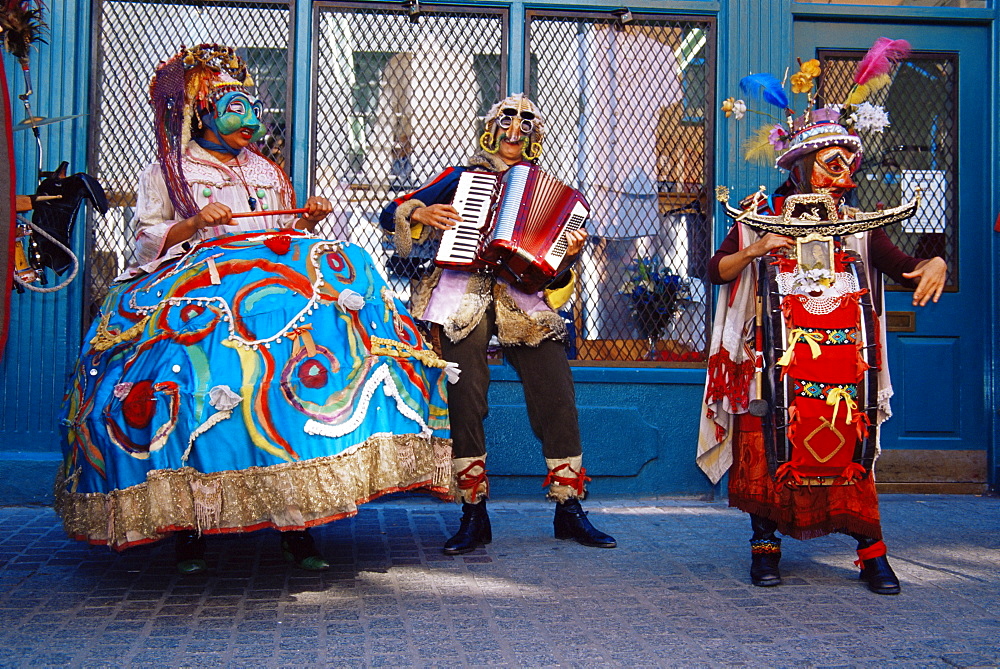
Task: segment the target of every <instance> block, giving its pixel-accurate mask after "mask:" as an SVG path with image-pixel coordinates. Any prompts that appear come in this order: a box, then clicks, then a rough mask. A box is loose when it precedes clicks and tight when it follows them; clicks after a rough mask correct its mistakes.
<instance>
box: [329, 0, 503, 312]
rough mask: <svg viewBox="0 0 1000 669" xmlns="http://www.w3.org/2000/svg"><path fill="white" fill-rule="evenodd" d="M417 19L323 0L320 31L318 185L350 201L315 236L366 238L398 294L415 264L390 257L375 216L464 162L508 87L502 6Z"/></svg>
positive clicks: (442, 11)
mask: <svg viewBox="0 0 1000 669" xmlns="http://www.w3.org/2000/svg"><path fill="white" fill-rule="evenodd" d="M425 8H426V6H425ZM414 18H415V20H414V19H411V17H410V16H408V14H407V11H406V10H405V9H397V8H395V7H392V6H389V7H377V6H356V5H354V6H352V5H343V6H341V5H330V6H321V7H319V9H318V22H317V26H318V31H317V34H316V49H317V50H316V60H315V62H316V78H315V82H316V83H315V91H316V103H315V110H316V112H315V115H314V132H313V134H314V137H315V147H316V150H315V153H314V159H313V167H312V169H313V174H312V182H313V183H314V184H315V190H316V192H317V193H319V194H323V195H325V196H327V197H329V198H330V199H331V200H332V201H333V202H334V203H345V204H346V206H345V207H344V208H343V210H342V211H338V212H334V214H333V215H331V216H330V217H329V218H328V219H327V220H326V222H325V223H323V224H322V226H321V229H320V232H322V233H323V234H326V235H329V236H333V237H337V238H340V239H350V240H352V241H354V242H356V243H358V244H361V245H362V246H364V247H365V248H366V249H367V250H368V251H369V252H370V253H371V254H372V256H373V257H374V258H375V261H376V264H384V265H385V266H386V267H387V268H388V272H389V275H390V280H391V281H392V282H393V283H394V289H396V290H397V291H398V292H399V293H400V294H401V295H408V293H409V281H408V280H407V279H406V275H407V271H406V270H407V266H408V265H409V261H405V260H400V259H396V258H393V257H392V255H391V249H390V248H389V246H388V242H385V241H383V237H382V232H381V228H380V227H379V225H378V216H379V213H380V212H381V210H382V208H383V207H384V206H385V205H386V204H387V203H388V202H389V201H390V200H391V199H393V198H395V197H397V196H398V195H399V194H401V193H404V192H409V191H412V190H414V189H416V188H417V187H418V186H420V185H421V184H422V183H424V182H426V181H428V180H429V179H431V178H432V177H433V176H434V175H436V174H437V173H439V172H440V171H441V170H443V169H444V168H446V167H448V166H451V165H464V164H465V162H466V159H467V158H468V157H469V155H471V153H472V151H473V149H474V148H475V147H476V145H477V140H478V136H479V132H480V126H481V125H482V122H481V121H480V118H479V117H480V116H481V115H483V114H485V112H486V111H487V110H488V109H489V107H490V105H492V104H493V103H494V102H495V101H496V100H497V99H499V97H500V96H501V93H502V92H503V91H505V90H506V82H505V77H506V69H505V63H506V59H507V56H506V35H505V26H506V23H507V19H506V10H501V9H495V10H493V9H476V10H463V9H461V8H450V7H443V6H441V5H435V6H434V7H433V9H432V10H427V11H425V12H424V13H423V14H422V15H420V16H419V17H414ZM414 251H415V252H417V249H414ZM416 260H419V259H414V261H416ZM402 263H405V265H404V264H402Z"/></svg>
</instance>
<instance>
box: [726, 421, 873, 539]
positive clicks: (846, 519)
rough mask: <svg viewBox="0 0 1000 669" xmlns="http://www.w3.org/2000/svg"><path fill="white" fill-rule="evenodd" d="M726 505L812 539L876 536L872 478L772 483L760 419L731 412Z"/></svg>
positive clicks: (789, 534) (795, 534) (786, 531)
mask: <svg viewBox="0 0 1000 669" xmlns="http://www.w3.org/2000/svg"><path fill="white" fill-rule="evenodd" d="M734 432H735V434H734V437H733V464H732V467H731V468H730V470H729V506H732V507H736V508H737V509H740V510H742V511H746V512H747V513H753V514H756V515H758V516H763V517H764V518H769V519H771V520H773V521H774V522H776V523H777V524H778V531H779V532H781V533H782V534H785V535H788V536H790V537H794V538H796V539H812V538H815V537H821V536H824V535H826V534H831V533H833V532H837V531H847V532H854V533H856V534H863V535H865V536H866V537H872V538H875V539H881V538H882V525H881V522H880V520H879V512H878V497H877V495H876V493H875V481H874V478H873V477H871V476H869V477H867V478H864V479H861V480H859V481H857V482H856V483H855V484H854V485H835V486H805V485H803V486H797V487H795V488H791V487H789V486H787V485H785V484H784V483H778V482H776V481H775V480H774V479H773V478H772V477H771V475H770V474H769V473H768V471H767V459H766V458H765V456H764V435H763V433H762V432H761V424H760V419H759V418H755V417H753V416H751V415H749V414H740V415H738V416H736V427H735V430H734Z"/></svg>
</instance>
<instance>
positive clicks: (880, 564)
mask: <svg viewBox="0 0 1000 669" xmlns="http://www.w3.org/2000/svg"><path fill="white" fill-rule="evenodd" d="M861 564H862V567H861V575H860V576H859V578H860V579H861V580H862V581H867V582H868V589H869V590H871V591H872V592H874V593H876V594H878V595H898V594H899V579H898V578H896V573H895V572H894V571H892V567H890V566H889V559H888V558H887V557H886V556H884V555H880V556H879V557H875V558H870V559H868V560H864V561H863V562H862V563H861Z"/></svg>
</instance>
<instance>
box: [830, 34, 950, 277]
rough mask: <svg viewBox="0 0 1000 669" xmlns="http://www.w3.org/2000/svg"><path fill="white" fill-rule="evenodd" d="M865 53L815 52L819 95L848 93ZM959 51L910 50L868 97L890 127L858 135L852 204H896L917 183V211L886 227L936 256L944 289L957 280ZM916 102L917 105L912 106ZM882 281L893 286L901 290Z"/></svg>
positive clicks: (914, 248)
mask: <svg viewBox="0 0 1000 669" xmlns="http://www.w3.org/2000/svg"><path fill="white" fill-rule="evenodd" d="M863 55H864V53H863V52H860V53H859V52H851V53H844V52H830V51H820V52H819V57H820V59H821V61H822V64H823V77H822V80H821V84H820V88H819V91H820V94H821V98H822V99H823V100H826V101H829V102H831V103H832V102H839V101H842V100H844V99H846V98H847V95H848V93H849V91H850V89H851V86H852V85H853V77H854V70H855V67H856V65H857V62H858V60H859V59H860V58H861V57H862V56H863ZM957 85H958V55H957V54H928V53H919V52H918V53H915V54H914V55H913V56H912V57H911V58H910V59H908V60H907V61H905V62H904V63H902V64H901V65H900V66H899V67H898V68H897V69H896V70H895V72H894V74H893V79H892V83H891V84H890V85H889V86H887V87H886V88H883V89H882V90H880V91H877V92H876V93H874V94H873V95H872V96H871V97H870V99H869V100H868V101H869V102H871V103H872V104H874V105H881V106H884V107H885V109H886V111H887V112H888V114H889V121H890V123H891V124H890V125H889V127H888V128H886V129H885V130H884V132H882V133H875V132H869V133H867V134H865V135H863V137H862V139H863V141H864V158H863V162H862V164H861V167H860V168H859V169H858V172H857V174H856V175H855V181H856V182H857V184H858V187H857V189H855V190H854V191H853V192H852V193H851V196H850V200H849V202H848V203H849V204H851V205H853V206H856V207H860V208H861V209H864V210H866V211H874V210H875V209H877V208H878V207H879V206H880V205H884V206H886V207H895V206H897V205H899V204H900V203H901V202H903V201H904V200H909V199H911V198H912V197H913V193H914V189H915V188H916V187H920V188H921V205H920V209H919V210H918V211H917V215H916V216H914V217H913V218H911V219H910V220H909V221H906V222H904V223H902V224H899V225H891V226H889V227H887V228H886V232H887V233H888V235H889V237H890V238H891V239H892V241H893V242H895V243H896V245H897V246H899V248H900V249H902V250H903V251H905V252H906V253H908V254H910V255H912V256H915V257H918V258H932V257H934V256H941V257H942V258H944V259H945V260H946V261H947V262H948V266H949V268H950V271H949V272H948V276H949V284H948V288H950V289H954V288H957V281H958V274H959V273H958V271H957V268H958V155H957V150H958V122H957V119H958V90H957ZM914 100H920V104H916V105H915V104H913V101H914ZM893 283H894V282H893V281H892V280H891V279H888V278H887V279H886V284H887V286H888V287H889V288H890V289H893V288H895V289H897V290H903V288H902V287H901V286H899V285H898V284H896V285H893Z"/></svg>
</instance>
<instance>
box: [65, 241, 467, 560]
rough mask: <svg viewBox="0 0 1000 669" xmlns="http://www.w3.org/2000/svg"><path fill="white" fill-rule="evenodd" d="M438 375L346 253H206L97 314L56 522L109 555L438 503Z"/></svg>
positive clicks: (441, 464)
mask: <svg viewBox="0 0 1000 669" xmlns="http://www.w3.org/2000/svg"><path fill="white" fill-rule="evenodd" d="M448 373H451V370H446V364H445V362H444V361H442V360H440V359H439V358H438V357H437V356H436V355H434V353H433V351H431V350H430V349H429V348H428V347H427V346H426V344H425V342H424V341H423V339H422V338H421V336H420V334H419V333H418V331H417V329H416V326H415V324H414V322H413V320H412V318H411V317H410V316H409V314H408V313H407V311H406V309H405V308H404V306H403V305H402V304H401V303H400V301H399V300H398V299H396V297H395V296H394V295H393V293H392V291H391V290H390V288H389V287H388V286H387V285H386V283H385V282H384V280H383V279H382V277H381V276H380V275H379V274H378V272H377V271H376V269H375V267H374V265H373V264H372V261H371V259H370V257H369V256H368V254H367V253H366V252H365V251H364V250H363V249H361V248H360V247H358V246H355V245H352V244H350V243H348V242H339V241H331V240H324V239H317V238H315V237H313V236H311V235H306V234H299V233H294V232H291V233H290V232H283V233H275V232H268V233H253V234H244V235H230V236H225V237H220V238H217V239H215V240H210V241H207V242H204V243H202V244H199V245H198V246H196V247H194V248H193V249H192V250H191V251H190V252H189V253H187V254H186V255H185V256H183V257H182V258H180V259H179V260H177V261H175V262H172V263H170V264H168V265H166V266H164V267H161V268H159V269H158V270H156V271H155V272H153V273H152V274H149V275H146V276H143V277H140V278H137V279H134V280H132V281H129V282H127V283H123V284H118V285H116V286H114V287H113V289H112V290H111V292H110V294H109V295H108V297H107V299H106V300H105V302H104V305H103V307H102V309H101V313H100V314H99V316H98V318H97V319H96V321H95V322H94V324H93V326H92V327H91V329H90V332H89V333H88V334H87V337H86V343H85V345H84V347H83V352H82V354H81V357H80V362H79V364H78V366H77V369H76V371H75V374H74V376H73V379H72V383H71V385H70V388H69V391H68V393H67V397H66V401H65V406H64V409H63V413H64V423H65V425H66V427H67V438H66V443H65V447H64V455H65V459H64V466H63V468H62V469H61V472H60V477H59V481H58V482H57V490H56V508H57V510H58V512H59V514H60V515H61V516H62V518H63V523H64V525H65V527H66V531H67V532H68V533H69V534H70V535H71V536H73V537H76V538H78V539H81V540H85V541H89V542H91V543H98V544H108V545H110V546H113V547H115V548H119V549H121V548H125V547H128V546H132V545H136V544H142V543H147V542H150V541H155V540H157V539H160V538H162V537H163V536H165V535H166V534H169V533H170V532H172V531H175V530H178V529H199V530H201V531H202V532H205V533H219V532H243V531H250V530H255V529H258V528H263V527H274V528H278V529H299V528H303V527H309V526H313V525H319V524H322V523H325V522H329V521H331V520H335V519H338V518H342V517H345V516H350V515H353V514H354V513H356V512H357V505H358V504H360V503H363V502H365V501H368V500H370V499H372V498H374V497H377V496H379V495H381V494H384V493H388V492H394V491H400V490H409V489H414V488H425V489H429V490H431V491H432V492H435V493H437V494H440V495H446V494H447V491H448V479H449V474H450V470H449V467H450V457H451V451H450V441H449V440H448V437H449V432H448V428H449V426H448V413H447V401H446V392H445V386H446V377H447V375H448Z"/></svg>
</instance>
